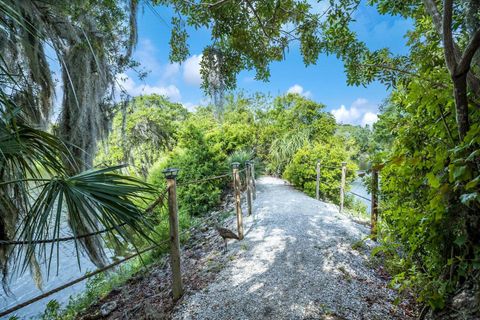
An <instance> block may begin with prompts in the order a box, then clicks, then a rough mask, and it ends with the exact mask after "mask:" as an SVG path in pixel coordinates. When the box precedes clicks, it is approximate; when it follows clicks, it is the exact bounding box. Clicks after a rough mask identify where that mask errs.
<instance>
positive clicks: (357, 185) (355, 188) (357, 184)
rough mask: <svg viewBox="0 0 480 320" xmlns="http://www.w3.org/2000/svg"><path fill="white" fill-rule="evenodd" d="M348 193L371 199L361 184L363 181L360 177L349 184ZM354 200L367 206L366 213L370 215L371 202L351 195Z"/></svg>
mask: <svg viewBox="0 0 480 320" xmlns="http://www.w3.org/2000/svg"><path fill="white" fill-rule="evenodd" d="M350 191H352V192H355V193H356V194H359V195H361V196H362V197H365V198H367V199H370V198H371V195H370V193H369V192H368V191H367V188H366V186H365V185H364V184H363V181H362V179H361V178H360V177H357V178H356V179H355V180H354V181H353V182H352V183H351V184H350ZM352 196H353V197H354V198H355V199H356V200H359V201H361V202H362V203H364V204H365V205H366V206H367V213H368V214H370V211H371V208H372V206H371V202H370V201H367V200H365V199H363V198H360V197H357V196H355V195H352Z"/></svg>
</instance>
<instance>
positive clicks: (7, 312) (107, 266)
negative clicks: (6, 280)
mask: <svg viewBox="0 0 480 320" xmlns="http://www.w3.org/2000/svg"><path fill="white" fill-rule="evenodd" d="M167 242H168V239H167V240H164V241H162V242H159V243H156V244H154V245H152V246H150V247H147V248H145V249H143V250H140V251H137V252H136V253H134V254H132V255H129V256H127V257H125V258H123V259H120V260H117V261H115V262H113V263H111V264H109V265H106V266H105V267H102V268H99V269H96V270H95V271H93V272H89V273H87V274H85V275H83V276H81V277H79V278H76V279H74V280H72V281H69V282H67V283H65V284H62V285H61V286H58V287H56V288H53V289H51V290H49V291H47V292H44V293H42V294H40V295H38V296H36V297H34V298H32V299H29V300H27V301H25V302H22V303H19V304H17V305H15V306H13V307H11V308H9V309H6V310H3V311H0V318H1V317H4V316H6V315H8V314H10V313H12V312H15V311H17V310H20V309H22V308H25V307H26V306H28V305H31V304H32V303H35V302H37V301H40V300H42V299H44V298H47V297H48V296H51V295H52V294H54V293H57V292H59V291H61V290H63V289H66V288H69V287H71V286H73V285H75V284H77V283H80V282H82V281H84V280H86V279H89V278H91V277H93V276H96V275H97V274H100V273H102V272H105V271H107V270H109V269H111V268H113V267H115V266H117V265H119V264H122V263H124V262H126V261H128V260H130V259H133V258H135V257H137V256H139V255H141V254H143V253H146V252H148V251H150V250H152V249H155V248H157V247H159V246H160V245H162V244H164V243H167Z"/></svg>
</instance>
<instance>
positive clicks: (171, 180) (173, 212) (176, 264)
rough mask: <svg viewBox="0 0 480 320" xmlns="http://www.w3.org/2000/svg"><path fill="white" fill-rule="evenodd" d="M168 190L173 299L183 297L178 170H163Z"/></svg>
mask: <svg viewBox="0 0 480 320" xmlns="http://www.w3.org/2000/svg"><path fill="white" fill-rule="evenodd" d="M163 173H164V174H165V178H167V188H168V221H169V223H170V265H171V268H172V291H173V299H174V300H178V299H179V298H180V297H181V296H182V295H183V283H182V273H181V268H180V237H179V232H178V205H177V180H176V177H177V173H178V169H175V168H168V169H165V170H163Z"/></svg>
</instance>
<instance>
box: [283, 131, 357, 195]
mask: <svg viewBox="0 0 480 320" xmlns="http://www.w3.org/2000/svg"><path fill="white" fill-rule="evenodd" d="M337 141H339V140H332V141H331V142H318V143H315V144H314V145H310V144H306V145H305V146H304V147H302V148H300V149H299V150H298V151H297V152H296V153H295V155H294V156H293V159H292V161H291V162H290V163H289V164H288V165H287V167H286V169H285V172H284V174H283V176H284V178H285V179H287V180H288V181H290V182H291V183H293V184H294V185H295V186H296V187H298V188H300V189H302V190H303V191H304V192H305V193H307V194H308V195H310V196H315V184H316V177H317V173H316V169H315V168H316V163H317V160H320V162H321V164H322V169H321V170H320V195H321V197H322V198H324V199H328V200H331V201H333V202H335V203H338V202H339V194H340V193H339V188H340V180H341V163H342V162H343V161H347V159H348V153H347V152H346V151H345V149H344V148H343V147H342V144H341V142H337ZM356 169H357V167H356V165H355V164H353V163H351V162H347V184H348V182H350V181H353V179H354V178H355V170H356Z"/></svg>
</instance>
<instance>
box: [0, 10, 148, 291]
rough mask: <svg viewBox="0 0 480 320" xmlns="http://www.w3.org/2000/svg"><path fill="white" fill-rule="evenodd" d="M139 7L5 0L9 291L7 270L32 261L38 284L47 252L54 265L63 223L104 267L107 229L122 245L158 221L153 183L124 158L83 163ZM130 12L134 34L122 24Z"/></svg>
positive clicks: (3, 132)
mask: <svg viewBox="0 0 480 320" xmlns="http://www.w3.org/2000/svg"><path fill="white" fill-rule="evenodd" d="M79 12H89V13H90V14H85V15H78V13H79ZM135 12H136V1H132V4H131V6H129V7H128V8H127V9H125V8H124V7H123V6H119V5H118V4H117V3H115V2H101V1H97V2H96V1H93V2H88V3H86V2H83V1H74V2H68V3H67V2H55V3H53V2H50V3H44V2H40V1H38V2H37V1H0V17H1V19H0V25H1V28H0V29H1V31H0V38H1V41H0V43H1V46H0V54H1V59H0V83H1V85H0V210H1V211H2V214H1V215H0V240H1V241H2V243H0V272H1V273H2V275H3V278H2V279H3V284H4V288H5V289H8V288H7V279H8V274H9V271H10V270H12V269H17V268H18V269H20V271H25V269H26V268H28V267H30V268H31V269H32V274H33V275H34V278H35V280H37V284H41V274H40V266H39V263H38V261H39V257H47V259H41V260H42V261H44V262H45V263H47V268H48V270H50V267H51V261H52V256H53V254H54V252H55V251H57V253H58V250H59V241H60V240H59V238H60V230H61V229H63V228H64V227H66V226H68V227H67V228H69V229H70V230H71V236H72V237H71V238H72V239H71V240H72V241H74V242H75V247H76V248H77V252H78V249H79V247H83V248H84V249H85V251H86V252H87V253H88V255H89V257H90V258H91V259H92V261H93V262H94V263H95V264H96V265H97V266H102V265H104V263H105V261H106V260H107V257H106V255H105V253H104V251H103V245H102V236H103V235H104V236H105V237H109V238H110V239H111V241H113V242H114V243H116V244H120V243H121V244H122V245H126V243H131V242H132V240H133V236H134V235H138V236H141V237H144V238H147V239H148V233H149V232H148V230H149V229H151V228H152V227H151V225H150V224H149V223H148V219H147V217H146V216H145V215H144V213H143V211H142V209H141V206H142V203H144V202H145V201H147V200H148V199H149V197H150V196H151V194H152V193H153V192H154V190H153V189H152V188H151V186H150V185H148V184H146V183H144V182H142V181H140V180H137V179H135V178H132V177H127V176H123V175H120V174H118V173H117V171H118V169H120V168H121V167H120V166H114V167H108V168H95V169H88V170H85V168H90V167H91V162H92V159H93V154H94V153H95V151H96V139H97V138H98V137H99V135H100V133H101V132H102V130H103V123H104V121H103V120H104V119H105V117H108V112H107V111H106V109H105V108H106V106H107V104H105V103H104V102H105V101H104V100H103V98H104V97H105V94H106V92H107V88H108V87H109V85H110V86H111V82H109V81H111V80H112V78H113V75H114V74H115V72H117V71H118V70H120V69H121V68H122V67H123V66H125V65H126V64H127V62H128V60H129V56H130V54H131V49H132V45H133V44H134V42H135V28H134V23H135V19H134V16H135ZM128 16H129V17H130V18H129V21H130V23H129V24H127V25H129V27H127V29H129V30H131V32H123V31H125V28H124V19H125V18H126V17H128ZM103 22H105V23H103ZM121 26H122V27H121ZM117 32H119V33H118V34H117ZM104 36H107V37H104ZM108 36H111V37H115V39H116V41H108V39H107V38H108ZM117 36H118V37H117ZM125 37H126V38H125ZM119 39H121V40H120V41H119ZM107 42H108V43H107ZM112 45H113V46H112ZM46 46H49V47H51V48H52V49H53V51H54V52H55V53H56V54H57V57H58V61H59V62H60V64H61V69H62V73H63V79H62V80H63V83H64V86H63V89H64V92H63V93H64V99H63V105H62V109H61V112H60V114H61V120H60V121H59V124H58V127H56V130H55V132H56V133H58V135H59V136H60V138H59V137H58V136H56V135H53V134H51V133H49V132H47V131H46V129H47V126H48V123H49V121H50V113H51V110H52V108H53V80H52V77H51V70H50V67H49V64H48V62H47V59H49V57H48V56H47V54H46V48H45V47H46ZM122 52H123V53H122ZM119 68H120V69H119ZM107 109H108V108H107ZM67 238H68V237H67ZM58 267H59V266H58V265H57V268H58Z"/></svg>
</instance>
